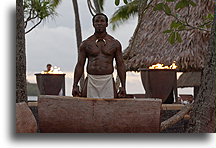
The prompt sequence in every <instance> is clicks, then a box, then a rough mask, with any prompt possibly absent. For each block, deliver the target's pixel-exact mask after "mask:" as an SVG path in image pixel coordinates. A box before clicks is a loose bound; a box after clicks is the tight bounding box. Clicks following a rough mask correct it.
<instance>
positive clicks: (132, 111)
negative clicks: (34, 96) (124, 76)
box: [38, 96, 162, 133]
mask: <svg viewBox="0 0 216 148" xmlns="http://www.w3.org/2000/svg"><path fill="white" fill-rule="evenodd" d="M161 103H162V102H161V100H160V99H146V98H145V99H137V100H134V99H109V100H108V99H89V98H78V97H77V98H75V97H66V96H40V97H39V101H38V113H39V128H40V132H45V133H62V132H63V133H157V132H160V113H161Z"/></svg>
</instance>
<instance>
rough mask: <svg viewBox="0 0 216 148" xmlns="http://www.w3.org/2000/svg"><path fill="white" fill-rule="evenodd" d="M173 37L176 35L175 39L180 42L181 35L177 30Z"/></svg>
mask: <svg viewBox="0 0 216 148" xmlns="http://www.w3.org/2000/svg"><path fill="white" fill-rule="evenodd" d="M175 37H176V40H177V41H178V42H179V43H181V42H182V38H181V35H180V34H179V33H178V32H176V34H175Z"/></svg>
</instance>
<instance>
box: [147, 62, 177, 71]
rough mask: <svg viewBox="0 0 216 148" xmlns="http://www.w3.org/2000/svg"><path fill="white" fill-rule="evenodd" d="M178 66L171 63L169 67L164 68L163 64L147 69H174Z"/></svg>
mask: <svg viewBox="0 0 216 148" xmlns="http://www.w3.org/2000/svg"><path fill="white" fill-rule="evenodd" d="M177 67H178V66H177V65H176V64H175V62H173V63H172V65H170V66H164V64H160V63H157V64H155V65H152V66H150V67H149V69H176V68H177Z"/></svg>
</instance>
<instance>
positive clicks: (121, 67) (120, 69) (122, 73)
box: [115, 41, 126, 97]
mask: <svg viewBox="0 0 216 148" xmlns="http://www.w3.org/2000/svg"><path fill="white" fill-rule="evenodd" d="M115 60H116V65H117V73H118V76H119V78H120V81H121V88H120V90H119V93H118V95H119V97H125V96H126V87H125V82H126V70H125V64H124V60H123V56H122V47H121V44H120V43H119V42H118V41H117V50H116V54H115Z"/></svg>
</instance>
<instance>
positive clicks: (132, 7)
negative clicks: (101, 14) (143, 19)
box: [110, 0, 139, 30]
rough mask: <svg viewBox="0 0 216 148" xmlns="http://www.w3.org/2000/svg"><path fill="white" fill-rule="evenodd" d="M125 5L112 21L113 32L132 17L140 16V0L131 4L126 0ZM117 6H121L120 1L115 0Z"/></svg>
mask: <svg viewBox="0 0 216 148" xmlns="http://www.w3.org/2000/svg"><path fill="white" fill-rule="evenodd" d="M124 3H125V5H123V6H120V7H119V8H118V10H117V11H116V12H115V13H114V14H113V15H112V17H111V19H110V23H111V24H112V29H113V30H115V29H116V28H117V27H118V26H119V25H120V24H123V23H124V22H125V21H127V20H128V19H129V18H130V17H131V16H136V15H137V14H138V6H139V0H133V1H129V2H128V1H127V0H124ZM115 5H117V6H118V5H119V0H118V1H117V0H115Z"/></svg>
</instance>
